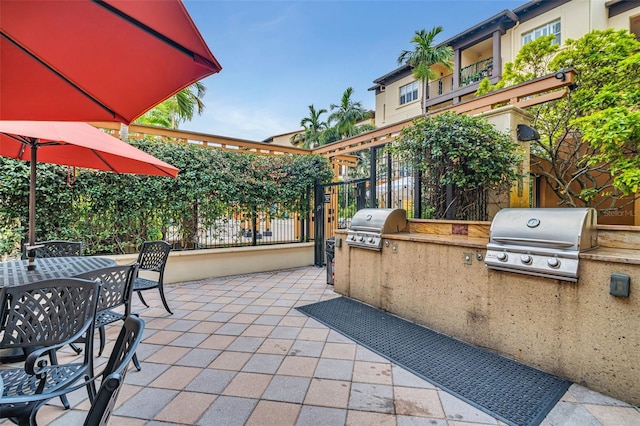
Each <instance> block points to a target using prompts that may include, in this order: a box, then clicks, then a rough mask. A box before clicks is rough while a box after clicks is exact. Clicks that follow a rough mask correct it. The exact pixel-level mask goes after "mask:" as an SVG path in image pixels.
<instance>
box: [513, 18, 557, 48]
mask: <svg viewBox="0 0 640 426" xmlns="http://www.w3.org/2000/svg"><path fill="white" fill-rule="evenodd" d="M556 25H557V30H558V31H557V32H556V31H555V29H556ZM548 35H554V36H555V37H556V39H555V43H557V44H558V45H561V44H562V20H561V19H560V18H558V19H554V20H553V21H551V22H547V23H546V24H544V25H540V26H539V27H536V28H534V29H532V30H531V31H527V32H526V33H522V37H521V38H520V41H521V42H522V45H523V46H524V45H526V44H527V43H531V42H532V41H534V40H536V39H537V38H539V37H544V36H548Z"/></svg>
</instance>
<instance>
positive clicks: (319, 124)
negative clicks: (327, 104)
mask: <svg viewBox="0 0 640 426" xmlns="http://www.w3.org/2000/svg"><path fill="white" fill-rule="evenodd" d="M326 112H327V110H326V109H324V108H320V109H319V110H317V111H316V108H315V106H314V105H313V104H311V105H309V117H305V118H303V119H302V120H300V125H301V126H302V127H303V129H304V131H303V132H302V133H296V134H295V135H293V136H292V137H291V143H292V144H294V145H298V144H302V147H303V148H307V149H309V148H315V147H316V146H319V145H321V144H322V143H321V139H322V132H324V131H325V130H326V128H327V123H325V122H324V121H321V120H320V116H321V115H322V114H324V113H326Z"/></svg>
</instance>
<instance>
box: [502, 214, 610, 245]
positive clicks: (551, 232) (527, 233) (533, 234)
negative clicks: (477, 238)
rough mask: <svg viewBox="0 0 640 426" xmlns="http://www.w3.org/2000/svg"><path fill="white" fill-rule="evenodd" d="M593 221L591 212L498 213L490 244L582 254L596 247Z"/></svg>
mask: <svg viewBox="0 0 640 426" xmlns="http://www.w3.org/2000/svg"><path fill="white" fill-rule="evenodd" d="M596 221H597V216H596V211H595V209H592V208H551V209H547V208H544V209H541V208H538V209H502V210H500V211H499V212H498V213H497V214H496V215H495V217H494V219H493V222H492V223H491V231H490V243H497V244H504V245H513V246H530V247H544V248H550V249H557V250H575V251H585V250H589V249H591V248H594V247H595V246H596V245H598V238H597V231H596Z"/></svg>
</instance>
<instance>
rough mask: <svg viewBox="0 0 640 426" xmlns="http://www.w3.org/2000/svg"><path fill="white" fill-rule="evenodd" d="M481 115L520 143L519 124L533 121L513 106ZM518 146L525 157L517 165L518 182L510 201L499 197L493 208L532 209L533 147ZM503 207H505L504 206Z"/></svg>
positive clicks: (527, 144) (510, 194) (524, 144)
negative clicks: (530, 173)
mask: <svg viewBox="0 0 640 426" xmlns="http://www.w3.org/2000/svg"><path fill="white" fill-rule="evenodd" d="M479 115H480V116H481V117H484V118H486V119H487V121H488V122H489V123H491V124H493V125H494V126H495V127H496V129H498V130H501V131H508V132H509V133H510V134H511V137H512V138H513V140H514V141H518V137H517V134H516V130H517V128H518V124H526V125H529V124H530V123H531V120H532V117H531V115H530V114H529V113H527V112H525V111H524V110H522V109H520V108H518V107H515V106H511V105H508V106H504V107H501V108H497V109H493V110H491V111H488V112H484V113H482V114H479ZM518 144H519V145H520V149H521V152H522V156H523V161H522V162H521V163H520V164H517V165H515V167H516V168H517V170H518V176H519V177H518V180H517V181H516V182H515V183H514V184H513V186H512V187H511V191H509V196H508V199H506V196H504V197H498V200H497V201H496V202H495V203H493V204H494V206H493V207H495V208H499V207H500V204H507V205H508V206H509V207H530V191H529V187H530V186H529V185H530V177H529V172H530V170H531V158H530V156H531V147H530V143H529V142H528V141H518ZM501 198H502V199H501ZM502 207H505V206H504V205H502ZM491 210H493V208H490V216H493V215H492V214H491Z"/></svg>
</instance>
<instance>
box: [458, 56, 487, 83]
mask: <svg viewBox="0 0 640 426" xmlns="http://www.w3.org/2000/svg"><path fill="white" fill-rule="evenodd" d="M492 75H493V57H491V58H487V59H483V60H481V61H478V62H476V63H475V64H471V65H469V66H467V67H464V68H461V69H460V87H463V86H467V85H469V84H472V83H477V82H478V81H480V80H482V79H483V78H485V77H491V76H492Z"/></svg>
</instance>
